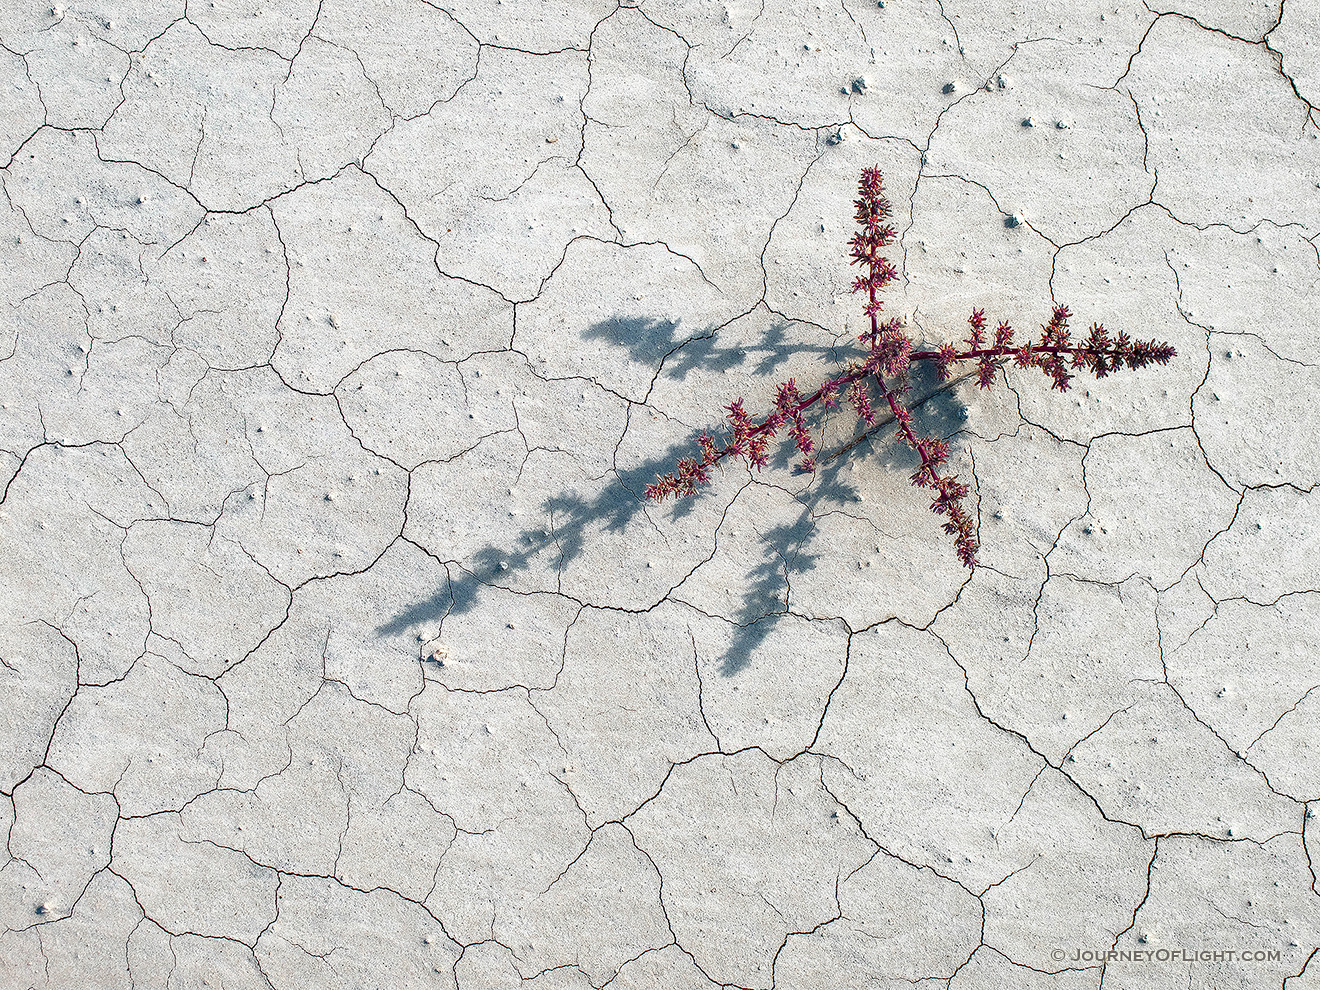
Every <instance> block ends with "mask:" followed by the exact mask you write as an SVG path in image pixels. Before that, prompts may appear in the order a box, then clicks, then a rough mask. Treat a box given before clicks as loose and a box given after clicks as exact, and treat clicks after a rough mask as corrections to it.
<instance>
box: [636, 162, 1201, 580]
mask: <svg viewBox="0 0 1320 990" xmlns="http://www.w3.org/2000/svg"><path fill="white" fill-rule="evenodd" d="M858 191H859V196H858V198H857V200H856V206H857V214H856V219H857V224H858V228H859V229H858V231H857V233H855V234H854V235H853V238H852V243H851V252H850V253H851V255H852V259H853V264H857V265H861V266H862V270H863V273H864V274H862V275H861V276H859V277H858V278H857V279H856V280H855V281H854V282H853V291H854V292H865V293H866V305H865V307H864V312H865V313H866V316H867V318H868V321H869V323H870V327H869V329H867V330H866V331H865V332H863V333H862V334H861V335H860V336H859V337H858V340H859V341H861V343H862V344H864V345H866V348H867V352H868V353H867V355H866V357H865V359H864V360H861V361H854V362H852V363H850V364H849V365H848V367H847V369H846V370H845V371H844V372H843V374H841V375H839V376H838V377H837V378H828V379H826V380H825V382H824V384H822V385H821V386H820V388H818V389H816V391H814V392H812V393H811V394H810V395H803V394H802V393H801V391H800V390H799V389H798V386H797V382H795V381H794V380H793V379H791V378H790V379H789V380H788V381H786V382H784V383H782V384H781V385H780V386H779V388H778V392H777V394H776V395H775V406H774V411H773V412H771V413H770V414H769V415H768V416H766V417H765V419H763V420H761V421H760V422H759V423H758V422H754V421H753V420H752V418H751V417H750V416H749V415H748V414H747V412H746V410H744V409H743V400H742V399H735V400H734V401H733V402H732V403H731V404H730V405H728V406H726V407H725V408H726V409H728V411H729V415H728V420H729V425H730V427H731V430H732V433H733V436H732V438H731V439H730V440H729V441H728V442H727V443H725V444H724V445H720V444H719V443H717V442H716V440H715V439H714V438H713V437H711V436H710V435H709V434H706V433H703V434H701V436H700V437H699V438H698V441H697V443H698V445H699V446H700V447H701V457H700V459H698V458H695V457H685V458H683V459H682V460H680V461H679V462H678V468H677V471H675V472H671V473H669V474H664V475H661V476H659V477H658V478H656V480H655V483H654V484H651V485H648V486H647V487H646V497H647V498H648V499H651V500H652V501H656V502H659V501H663V500H664V499H666V498H668V497H670V496H671V495H672V496H675V497H679V498H681V497H684V496H688V495H694V494H696V492H697V489H698V488H699V487H700V486H701V485H704V484H706V483H707V482H708V481H709V480H710V469H711V468H712V467H714V466H715V465H716V464H718V463H719V462H720V461H721V460H723V459H724V458H725V457H728V456H729V455H730V454H733V455H735V456H738V457H743V458H745V459H746V460H747V462H748V463H749V464H751V465H753V466H754V467H755V468H756V469H757V470H758V471H759V470H760V469H761V468H763V467H765V465H766V461H767V457H766V450H767V448H768V446H769V442H770V440H771V439H772V438H774V437H775V435H776V434H777V433H778V432H779V430H780V429H781V428H783V427H787V429H788V435H789V436H790V437H791V438H792V439H793V441H794V443H795V445H796V446H797V449H798V451H799V452H801V454H802V456H803V460H802V462H801V468H802V470H804V471H814V470H815V469H816V459H815V456H814V455H815V452H816V445H815V442H814V441H813V440H812V438H811V434H810V432H809V431H808V429H807V425H806V421H805V418H804V413H805V412H806V411H807V410H808V409H810V408H811V407H812V406H814V405H815V404H816V403H817V402H820V401H822V400H824V403H825V408H826V409H832V408H837V407H838V405H839V403H838V398H837V397H838V395H839V394H843V395H844V396H846V398H847V401H848V403H849V404H850V405H851V406H852V408H853V410H854V411H855V412H856V413H857V416H858V418H859V419H860V420H861V421H862V422H864V423H866V425H867V426H873V425H874V424H875V421H876V413H875V410H874V409H873V408H872V406H871V392H872V389H874V390H875V394H876V395H877V396H878V397H879V398H880V399H881V400H882V401H883V402H884V403H885V404H886V405H887V406H888V407H889V411H890V413H892V414H893V417H894V421H895V422H896V423H897V424H898V433H897V434H896V439H898V440H899V441H900V442H902V443H904V444H906V445H907V446H909V447H911V448H912V449H913V450H915V451H916V452H917V454H918V456H919V457H920V458H921V467H920V468H918V469H917V471H916V472H915V473H914V474H913V475H912V478H911V481H912V484H913V485H914V486H915V487H917V488H927V489H930V490H931V491H933V492H934V493H935V495H934V498H933V500H932V501H931V506H930V507H931V510H932V511H933V512H935V514H936V515H939V516H943V517H945V521H944V531H945V532H946V533H948V534H949V535H951V536H952V537H953V539H954V545H955V546H956V548H957V552H958V557H959V559H960V560H961V561H962V562H963V563H964V564H965V565H966V566H967V567H974V566H975V565H976V551H977V549H978V544H977V540H976V533H975V525H974V523H973V521H972V517H971V515H970V514H969V513H968V512H967V510H966V508H965V507H964V506H963V501H962V500H963V498H964V497H965V496H966V495H967V493H968V491H969V489H968V487H967V486H966V485H964V484H962V483H961V482H960V481H959V480H958V477H957V475H952V474H946V473H944V464H945V462H946V461H947V460H948V456H949V445H948V443H947V442H946V441H944V440H942V439H940V438H939V437H935V436H918V435H917V434H916V433H915V432H914V431H913V429H912V413H911V411H910V410H909V409H908V408H907V407H906V406H904V405H903V402H902V397H903V395H904V394H905V393H906V392H907V391H908V386H907V385H906V383H905V381H904V379H905V377H906V376H905V375H904V372H906V371H907V369H908V367H909V366H910V365H911V364H912V362H914V361H933V362H935V367H936V369H937V370H938V373H939V377H940V380H941V381H947V380H948V379H949V378H951V377H952V376H953V370H952V369H953V365H955V364H956V363H958V362H959V361H976V362H977V375H976V379H977V384H979V385H980V387H981V388H989V387H990V386H991V385H992V384H994V382H995V380H996V378H997V377H998V375H997V374H996V373H997V372H998V371H999V369H1000V368H1002V367H1004V366H1005V365H1006V364H1007V363H1008V362H1009V361H1010V360H1011V361H1012V362H1013V363H1014V364H1015V365H1017V366H1018V367H1019V368H1039V369H1040V370H1041V371H1043V372H1044V373H1045V374H1046V375H1048V376H1049V377H1050V378H1051V380H1052V382H1053V387H1054V388H1057V389H1058V390H1059V391H1061V392H1066V391H1067V390H1068V386H1069V384H1070V382H1071V381H1072V374H1071V372H1070V370H1069V369H1070V368H1071V369H1081V370H1083V371H1087V372H1090V373H1091V374H1093V375H1095V377H1096V378H1104V377H1105V376H1106V375H1108V374H1109V373H1110V372H1113V371H1119V370H1121V369H1122V368H1125V367H1126V368H1143V367H1145V366H1146V365H1148V364H1161V365H1162V364H1165V363H1167V362H1168V360H1169V359H1170V358H1172V357H1174V356H1175V355H1176V354H1177V352H1176V351H1175V350H1174V349H1173V347H1171V346H1170V345H1169V344H1167V343H1159V342H1157V341H1154V340H1151V341H1146V342H1140V341H1133V340H1132V339H1131V338H1129V337H1128V335H1127V334H1125V333H1119V334H1118V335H1117V336H1116V337H1110V336H1109V334H1108V333H1107V332H1106V330H1105V328H1104V327H1102V326H1100V325H1099V324H1094V325H1092V326H1091V328H1090V333H1089V335H1088V336H1087V338H1086V340H1085V341H1083V342H1081V343H1077V344H1074V343H1072V342H1071V337H1070V334H1069V331H1068V320H1069V319H1070V318H1071V317H1072V314H1071V313H1070V312H1069V311H1068V307H1067V306H1055V307H1054V312H1053V314H1052V315H1051V316H1050V321H1049V323H1047V324H1046V325H1045V326H1043V327H1042V328H1041V331H1042V332H1041V336H1040V340H1038V341H1035V342H1026V343H1017V342H1015V341H1014V339H1013V328H1012V327H1011V326H1009V325H1008V324H1007V323H1002V322H1001V323H1000V324H999V325H998V326H997V327H996V328H995V332H994V340H993V342H992V341H990V340H988V339H987V337H986V323H985V311H984V310H980V309H976V310H973V311H972V315H971V316H970V317H969V318H968V320H967V322H968V324H969V325H970V326H971V333H970V334H969V335H968V336H967V338H966V339H965V340H964V341H963V344H964V346H963V347H961V348H958V347H955V346H953V345H952V344H944V345H943V346H941V347H939V348H938V349H936V350H927V351H914V350H913V349H912V347H913V344H912V339H911V338H910V337H909V336H908V335H907V333H906V332H905V331H904V329H903V325H902V322H901V321H899V320H896V319H890V320H885V321H883V322H882V321H881V319H880V311H881V309H882V308H883V305H884V304H883V303H882V302H881V300H880V298H879V295H880V291H881V290H882V289H884V287H885V286H887V285H888V284H889V283H890V282H892V281H893V280H894V279H895V278H897V277H898V271H897V269H895V268H894V266H893V265H892V264H891V263H890V262H889V259H887V258H885V257H882V256H881V254H880V251H881V250H882V249H883V248H885V247H888V246H889V245H890V244H892V243H893V241H894V236H895V235H894V229H893V227H890V226H889V225H888V224H887V223H886V222H885V221H887V220H888V219H889V216H890V213H891V208H890V204H889V200H888V199H886V198H885V196H884V192H883V185H882V180H881V175H880V170H879V169H878V168H868V169H863V171H862V178H861V182H860V183H859V186H858Z"/></svg>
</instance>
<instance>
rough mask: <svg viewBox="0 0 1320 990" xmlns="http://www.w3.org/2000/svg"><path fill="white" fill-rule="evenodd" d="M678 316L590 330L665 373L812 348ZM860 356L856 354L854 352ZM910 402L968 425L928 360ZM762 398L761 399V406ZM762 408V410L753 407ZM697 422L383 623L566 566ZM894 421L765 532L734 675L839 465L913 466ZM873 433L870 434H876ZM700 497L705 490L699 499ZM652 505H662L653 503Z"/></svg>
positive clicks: (770, 627)
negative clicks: (547, 563)
mask: <svg viewBox="0 0 1320 990" xmlns="http://www.w3.org/2000/svg"><path fill="white" fill-rule="evenodd" d="M677 327H678V324H677V323H676V322H675V321H669V320H658V319H644V318H633V317H627V318H624V317H620V318H615V319H610V320H606V321H603V322H602V323H598V324H596V325H595V326H593V327H592V328H590V329H589V330H588V331H587V333H586V336H588V337H595V338H603V339H608V340H610V341H612V342H614V343H617V344H619V345H620V346H622V347H625V348H627V349H628V351H629V352H630V353H631V354H632V355H633V357H634V359H635V360H637V361H642V362H650V363H656V362H661V363H662V367H661V372H660V374H661V375H667V376H673V377H677V378H682V377H684V376H685V375H687V374H688V373H689V372H690V371H692V370H693V369H695V368H698V367H700V368H703V369H706V370H716V371H720V370H728V369H730V368H733V367H736V366H738V365H740V364H742V363H743V362H745V361H747V360H749V357H750V356H751V355H757V363H756V366H755V369H756V371H757V373H759V374H767V375H768V374H770V373H771V372H773V371H774V369H775V368H776V367H778V366H779V365H780V364H782V363H783V362H784V361H786V360H787V359H788V358H789V357H790V356H792V355H794V354H800V353H801V352H802V350H803V349H804V348H803V347H801V346H800V345H798V344H795V343H791V342H789V341H788V339H787V327H786V326H785V325H783V324H775V325H773V326H772V327H771V328H770V329H769V330H768V331H767V333H766V335H765V337H764V338H763V339H762V340H761V341H758V342H756V343H755V344H751V345H748V344H745V343H739V344H738V345H721V344H720V343H719V342H718V341H717V340H716V331H715V330H711V331H710V332H708V333H707V334H705V335H702V336H699V337H695V338H692V339H690V340H686V341H680V340H679V339H678V337H677ZM817 353H819V354H821V355H822V356H826V357H832V358H834V359H835V360H838V361H842V360H844V359H846V358H847V357H848V356H849V355H848V354H846V353H843V352H842V349H841V348H836V347H834V346H833V345H829V346H819V348H818V351H817ZM854 356H855V355H854ZM911 385H912V392H911V394H910V396H909V400H910V404H911V405H913V406H914V407H917V408H915V409H914V412H915V414H916V422H917V423H918V424H919V427H920V429H921V431H923V432H935V433H939V434H941V435H948V434H950V433H953V432H955V431H956V430H957V429H958V428H960V427H961V425H962V419H963V417H962V406H961V404H959V403H958V402H957V399H956V397H955V396H953V394H952V392H951V391H950V390H949V388H948V386H947V385H946V386H943V387H941V386H940V384H939V383H938V382H937V381H936V380H935V378H934V372H933V369H928V368H926V367H925V366H924V365H923V366H919V367H918V368H917V369H914V373H913V379H912V381H911ZM763 399H764V401H763V402H761V403H759V405H763V406H765V407H767V408H768V407H769V405H770V400H771V397H770V396H769V395H766V396H764V397H763ZM756 408H757V407H755V406H754V407H753V410H755V409H756ZM754 414H755V413H754ZM827 416H830V417H844V418H845V419H851V414H850V413H848V412H846V411H844V410H839V411H836V412H833V413H829V414H818V415H816V416H814V417H812V419H813V420H814V421H813V423H812V426H813V433H814V435H816V436H818V437H819V436H820V435H821V428H822V426H823V425H824V420H825V418H826V417H827ZM700 432H701V431H700V430H694V431H693V433H692V435H691V436H690V437H689V438H688V440H687V442H684V443H674V444H671V445H670V446H669V448H668V449H666V450H665V451H664V452H663V453H662V454H659V455H657V456H656V457H654V458H652V459H651V460H649V461H647V462H645V463H643V464H641V465H639V466H637V467H635V468H632V469H630V470H626V471H617V472H616V476H615V479H614V480H613V481H612V482H611V483H609V484H607V485H606V486H605V487H604V488H603V489H602V490H601V491H600V492H599V493H598V494H597V495H596V496H595V497H593V498H583V497H581V496H580V495H577V494H576V493H574V494H568V493H564V494H559V495H555V496H552V497H550V498H548V499H546V500H545V502H544V503H543V508H544V509H545V510H546V511H547V512H548V513H549V515H550V517H551V519H552V520H553V526H552V528H551V530H550V532H548V533H546V532H543V531H542V530H540V529H535V530H524V531H523V532H522V533H520V534H519V535H518V536H517V537H516V538H515V539H514V540H513V541H512V543H513V545H512V546H508V545H505V546H499V545H496V544H493V543H491V544H487V545H486V546H485V547H483V548H482V549H481V550H479V551H478V552H477V553H476V554H475V555H474V556H473V557H472V559H471V560H470V562H469V564H468V566H466V567H464V566H459V565H455V566H451V567H448V568H447V570H448V578H447V581H446V584H445V586H444V587H442V588H440V589H438V590H437V591H436V593H435V594H434V595H433V596H431V597H430V598H428V599H426V600H424V601H420V602H417V603H415V604H413V605H411V606H409V607H408V608H406V609H404V610H403V611H401V612H399V613H398V614H396V615H395V616H393V617H392V618H390V619H389V620H388V621H387V622H385V623H383V624H382V625H381V626H379V627H378V630H377V631H378V632H379V633H381V634H397V633H399V632H402V631H403V630H405V629H407V628H408V627H409V626H410V625H413V624H415V623H422V622H434V621H437V620H439V621H441V622H443V620H444V619H445V618H447V617H448V616H450V615H459V614H462V613H464V612H467V611H469V610H470V609H472V608H474V607H475V606H476V604H477V602H478V600H479V599H480V597H481V595H482V594H483V592H485V591H486V590H487V589H489V588H492V587H507V582H508V579H509V577H510V576H511V575H512V574H513V573H515V572H518V571H522V570H526V569H527V568H528V567H529V566H530V565H531V563H532V561H533V559H534V558H536V557H538V556H540V555H541V554H545V553H549V554H552V555H554V559H557V561H558V564H559V566H561V567H562V566H563V564H565V563H567V562H569V561H571V560H573V559H574V558H576V557H577V556H578V555H579V554H581V553H582V551H583V549H584V548H585V545H586V540H587V533H588V527H591V526H595V525H599V524H601V523H602V522H603V523H604V524H605V526H606V528H607V529H608V530H610V531H615V532H617V531H622V530H623V529H624V528H625V527H627V526H628V525H629V523H631V522H632V521H633V520H634V519H635V518H636V517H637V516H638V514H639V513H641V512H642V511H643V510H644V508H645V507H646V505H647V502H646V500H645V495H644V493H645V490H646V486H647V485H648V484H650V483H651V482H652V481H654V480H655V478H656V475H658V474H660V473H663V472H666V471H670V470H672V469H673V467H674V465H675V464H676V463H677V461H678V459H679V458H680V457H686V456H691V455H693V454H694V453H695V452H696V449H697V447H696V438H697V436H698V435H699V434H700ZM892 432H893V430H892V428H891V424H890V423H889V422H888V421H887V420H884V419H881V420H880V421H879V422H878V423H877V425H876V426H875V427H874V428H872V429H871V430H870V431H863V430H862V429H861V428H860V425H859V426H858V427H857V428H856V429H854V431H853V434H852V438H851V440H848V441H846V442H845V443H843V444H842V445H841V447H840V448H839V449H838V450H836V454H837V455H838V456H834V457H833V458H832V459H825V458H822V462H821V464H820V466H819V467H818V469H817V472H816V479H815V483H814V484H812V485H811V486H810V487H809V488H808V489H807V490H806V491H805V492H804V493H803V494H802V495H800V496H799V497H798V499H799V501H800V502H801V503H802V511H801V512H800V513H799V515H798V517H797V519H796V520H795V521H794V522H792V523H788V524H785V525H781V526H775V527H772V528H770V529H767V530H765V531H764V532H762V533H761V534H760V541H761V544H762V546H763V547H764V550H765V559H764V561H763V562H762V563H760V564H758V565H757V566H756V567H755V568H753V570H752V572H751V574H750V576H749V578H750V579H749V582H748V584H747V587H746V588H745V589H744V590H743V593H742V602H741V604H740V606H739V608H738V610H737V614H736V615H734V616H731V618H732V619H733V620H734V623H735V625H734V635H733V638H732V641H731V643H730V645H729V646H728V648H727V649H726V650H725V652H724V654H723V656H722V657H721V658H720V661H719V669H720V670H721V672H722V673H723V674H724V675H726V676H732V675H734V674H736V673H738V672H739V671H740V670H742V669H744V668H745V667H746V666H747V665H748V663H750V661H751V657H752V655H753V654H754V653H755V651H756V649H757V648H758V647H759V646H760V645H761V643H762V642H764V641H765V639H766V638H767V637H768V636H770V634H771V633H772V632H773V631H774V629H775V626H776V625H777V623H778V622H779V621H780V620H781V619H782V618H783V617H784V616H785V615H786V614H787V599H788V587H789V580H790V578H791V577H792V575H794V574H800V573H804V572H806V571H809V570H811V569H812V568H813V567H815V565H816V559H817V558H816V555H814V554H812V553H810V552H808V550H807V546H808V544H809V543H810V540H811V537H812V534H813V532H814V522H813V519H814V516H815V514H816V512H817V511H818V510H821V509H824V508H827V507H828V506H829V505H831V504H847V503H852V502H854V501H855V499H856V496H857V494H858V493H857V489H856V486H855V484H854V483H853V481H852V480H851V479H850V478H847V477H844V476H843V475H842V474H841V469H842V468H843V466H844V465H845V464H849V463H851V462H852V460H853V459H855V458H857V457H874V456H876V454H877V453H878V452H879V451H885V452H886V454H885V456H886V461H887V463H885V465H884V466H886V467H889V466H892V467H893V468H895V469H901V470H903V471H905V473H910V472H911V471H912V470H914V469H915V465H916V455H915V454H913V453H912V452H911V451H908V450H906V448H902V447H900V445H898V444H897V443H895V442H893V441H892V440H891V439H890V436H889V435H890V434H892ZM868 434H869V435H868ZM793 454H794V451H793V446H792V443H791V442H788V441H786V440H785V441H784V442H780V443H777V444H776V445H775V447H774V451H773V454H772V458H771V463H772V464H773V465H774V466H776V467H778V468H781V469H788V468H790V465H791V462H792V460H793ZM700 497H701V496H700V495H698V496H697V498H700ZM695 508H696V499H684V500H680V501H677V502H669V503H667V504H666V507H665V509H664V511H667V512H670V513H673V514H674V516H675V517H678V518H681V517H683V516H686V515H687V514H689V513H691V512H693V511H694V510H695ZM653 511H655V510H654V508H653Z"/></svg>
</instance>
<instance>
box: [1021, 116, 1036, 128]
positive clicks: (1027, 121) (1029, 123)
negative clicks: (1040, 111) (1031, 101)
mask: <svg viewBox="0 0 1320 990" xmlns="http://www.w3.org/2000/svg"><path fill="white" fill-rule="evenodd" d="M1022 126H1023V127H1035V126H1036V118H1035V117H1024V118H1023V119H1022Z"/></svg>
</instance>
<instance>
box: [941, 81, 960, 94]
mask: <svg viewBox="0 0 1320 990" xmlns="http://www.w3.org/2000/svg"><path fill="white" fill-rule="evenodd" d="M944 92H945V93H956V92H958V84H957V83H956V82H946V83H945V84H944Z"/></svg>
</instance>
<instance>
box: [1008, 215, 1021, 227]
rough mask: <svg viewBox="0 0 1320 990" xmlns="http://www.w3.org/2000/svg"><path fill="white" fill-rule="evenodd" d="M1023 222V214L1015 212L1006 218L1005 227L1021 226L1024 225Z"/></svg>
mask: <svg viewBox="0 0 1320 990" xmlns="http://www.w3.org/2000/svg"><path fill="white" fill-rule="evenodd" d="M1022 223H1023V220H1022V216H1021V215H1020V214H1017V213H1013V214H1011V215H1009V216H1008V217H1006V218H1005V219H1004V226H1005V227H1020V226H1022Z"/></svg>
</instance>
